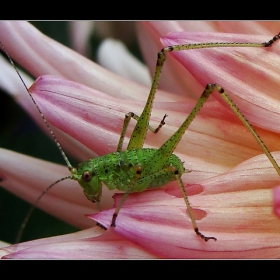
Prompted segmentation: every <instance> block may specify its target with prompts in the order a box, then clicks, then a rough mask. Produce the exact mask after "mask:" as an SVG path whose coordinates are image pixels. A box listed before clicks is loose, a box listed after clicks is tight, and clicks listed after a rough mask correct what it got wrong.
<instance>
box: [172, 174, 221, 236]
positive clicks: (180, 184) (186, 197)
mask: <svg viewBox="0 0 280 280" xmlns="http://www.w3.org/2000/svg"><path fill="white" fill-rule="evenodd" d="M175 176H176V179H177V182H178V184H179V187H180V189H181V192H182V195H183V197H184V200H185V203H186V206H187V209H188V212H189V215H190V218H191V221H192V225H193V229H194V231H195V233H196V234H197V235H198V236H199V237H201V238H202V239H203V240H205V241H208V240H209V239H214V240H215V241H216V240H217V238H216V237H212V236H211V237H208V236H205V235H203V234H202V233H201V232H200V231H199V229H198V227H197V224H196V221H195V218H194V215H193V211H192V207H191V205H190V202H189V199H188V196H187V193H186V190H185V188H184V184H183V182H182V179H181V175H175Z"/></svg>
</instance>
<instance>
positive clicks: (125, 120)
mask: <svg viewBox="0 0 280 280" xmlns="http://www.w3.org/2000/svg"><path fill="white" fill-rule="evenodd" d="M166 117H167V115H166V114H165V115H164V116H163V118H162V120H161V121H160V123H159V125H158V127H157V128H153V127H151V126H150V125H148V128H149V129H150V130H151V131H152V132H154V133H157V132H158V131H159V130H160V129H161V128H162V126H163V125H164V124H165V118H166ZM131 118H133V119H135V120H136V121H137V122H138V120H139V116H137V115H136V114H134V113H133V112H129V113H127V114H125V118H124V121H123V128H122V132H121V136H120V140H119V144H118V148H117V152H121V150H122V146H123V141H124V137H125V133H126V130H127V127H128V124H129V122H130V120H131Z"/></svg>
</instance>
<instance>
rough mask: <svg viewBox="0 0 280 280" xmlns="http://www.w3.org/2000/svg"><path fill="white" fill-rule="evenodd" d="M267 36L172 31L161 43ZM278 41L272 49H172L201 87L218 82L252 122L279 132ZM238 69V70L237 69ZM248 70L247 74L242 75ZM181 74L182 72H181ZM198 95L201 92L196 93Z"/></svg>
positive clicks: (260, 39)
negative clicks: (176, 50) (177, 50)
mask: <svg viewBox="0 0 280 280" xmlns="http://www.w3.org/2000/svg"><path fill="white" fill-rule="evenodd" d="M269 39H270V38H268V37H267V36H253V35H252V36H249V35H235V34H223V33H212V34H210V33H207V34H206V33H199V32H195V33H172V34H170V35H169V36H168V37H165V38H164V39H163V42H164V45H173V44H182V43H197V42H264V41H268V40H269ZM279 54H280V42H276V43H275V45H273V46H272V47H271V48H234V47H233V48H214V49H211V50H210V49H204V50H190V51H180V52H173V53H172V55H174V56H175V57H176V58H177V59H179V60H180V61H181V63H182V64H183V65H184V66H185V67H186V68H187V69H188V71H189V72H190V73H191V74H192V75H193V76H194V77H195V78H196V80H197V81H198V82H199V83H200V84H201V86H203V85H206V84H207V83H209V82H210V83H218V84H219V85H221V86H222V87H224V89H225V90H226V91H227V92H228V93H229V95H230V96H231V97H232V99H233V100H234V101H235V102H236V103H237V105H238V106H239V107H240V109H241V111H242V112H243V113H244V115H245V116H246V117H247V119H248V120H250V121H251V122H252V123H253V124H256V125H258V126H259V127H263V128H266V129H269V130H273V131H279V127H280V124H279V121H280V117H279V112H280V100H279V98H278V97H279V94H278V89H279V87H280V82H279V81H280V71H279V67H278V64H277V61H278V60H279V61H280V56H279ZM240 69H241V70H240ZM245 73H250V75H245ZM181 74H182V75H183V71H182V72H181ZM197 94H198V96H200V94H201V92H197Z"/></svg>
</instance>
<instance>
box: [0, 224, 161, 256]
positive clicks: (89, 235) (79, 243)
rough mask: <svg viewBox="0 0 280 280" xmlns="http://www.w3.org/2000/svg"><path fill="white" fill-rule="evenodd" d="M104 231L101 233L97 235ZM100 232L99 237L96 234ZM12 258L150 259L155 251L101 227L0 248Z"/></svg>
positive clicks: (3, 254) (4, 254)
mask: <svg viewBox="0 0 280 280" xmlns="http://www.w3.org/2000/svg"><path fill="white" fill-rule="evenodd" d="M99 234H101V235H100V236H98V235H99ZM95 236H97V237H95ZM0 254H1V255H2V258H5V259H7V258H8V259H9V258H13V259H151V258H156V257H157V256H156V255H153V254H151V253H149V252H147V251H146V250H144V249H142V248H141V247H139V246H137V245H136V244H134V243H132V242H130V241H128V240H125V239H123V238H122V237H120V236H118V235H117V234H115V233H114V232H113V231H109V232H104V230H101V229H100V228H98V227H95V228H90V229H88V230H84V231H80V232H77V233H74V234H67V235H62V236H58V237H51V238H45V239H40V240H35V241H31V242H25V243H21V244H16V245H13V246H10V247H7V248H3V249H2V250H0Z"/></svg>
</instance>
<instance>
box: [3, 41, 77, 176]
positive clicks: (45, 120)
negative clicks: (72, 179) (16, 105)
mask: <svg viewBox="0 0 280 280" xmlns="http://www.w3.org/2000/svg"><path fill="white" fill-rule="evenodd" d="M0 45H1V48H2V50H3V52H4V53H5V54H6V56H7V58H8V59H9V61H10V63H11V64H12V65H13V67H14V69H15V70H16V72H17V75H18V76H19V78H20V80H21V82H22V83H23V85H24V87H25V89H26V91H27V92H28V94H29V96H30V98H31V100H32V101H33V103H34V105H35V107H36V108H37V110H38V112H39V114H40V115H41V117H42V119H43V121H44V123H45V124H46V126H47V128H48V129H49V131H50V133H51V136H52V137H53V139H54V142H55V143H56V146H57V147H58V149H59V151H60V153H61V155H62V157H63V158H64V161H65V162H66V164H67V167H68V169H69V170H70V172H71V171H72V170H73V166H72V165H71V163H70V161H69V160H68V158H67V156H66V154H65V153H64V151H63V149H62V147H61V145H60V143H59V142H58V140H57V138H56V135H55V134H54V132H53V130H52V129H51V126H50V124H49V122H48V121H47V119H46V118H45V116H44V114H43V113H42V111H41V109H40V108H39V106H38V105H37V103H36V101H35V99H34V98H33V96H32V94H31V93H30V92H29V90H28V87H27V85H26V84H25V82H24V80H23V78H22V77H21V75H20V73H19V71H18V69H17V67H16V65H15V64H14V61H13V60H12V58H11V57H10V55H9V54H8V52H7V51H6V49H5V46H4V45H3V43H2V42H1V41H0Z"/></svg>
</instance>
